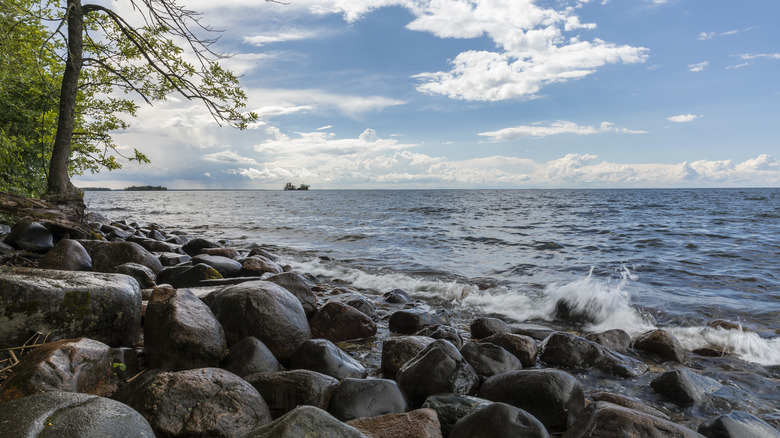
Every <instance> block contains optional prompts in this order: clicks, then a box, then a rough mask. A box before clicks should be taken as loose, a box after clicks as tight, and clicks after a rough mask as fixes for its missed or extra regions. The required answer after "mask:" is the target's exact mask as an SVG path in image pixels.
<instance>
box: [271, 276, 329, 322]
mask: <svg viewBox="0 0 780 438" xmlns="http://www.w3.org/2000/svg"><path fill="white" fill-rule="evenodd" d="M266 281H270V282H271V283H276V284H278V285H279V286H281V287H283V288H285V289H287V291H288V292H290V293H291V294H293V295H295V298H298V301H300V302H301V305H302V306H303V311H304V312H305V313H306V317H307V318H311V317H312V315H314V312H316V311H317V298H316V297H315V296H314V293H313V292H312V290H311V287H312V286H311V284H310V283H309V282H308V281H307V280H306V278H305V277H304V276H303V275H301V274H299V273H297V272H285V273H283V274H276V275H272V276H270V277H268V278H267V279H266Z"/></svg>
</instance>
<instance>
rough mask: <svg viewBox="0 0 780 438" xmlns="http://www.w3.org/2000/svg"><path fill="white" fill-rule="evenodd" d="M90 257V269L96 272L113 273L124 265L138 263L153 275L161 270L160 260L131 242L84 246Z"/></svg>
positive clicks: (98, 243)
mask: <svg viewBox="0 0 780 438" xmlns="http://www.w3.org/2000/svg"><path fill="white" fill-rule="evenodd" d="M85 248H86V249H87V251H88V252H89V255H90V257H92V269H93V270H94V271H96V272H114V270H115V269H116V267H117V266H119V265H124V264H125V263H138V264H139V265H144V266H146V267H147V268H149V269H151V270H152V272H154V273H155V274H156V273H158V272H160V270H162V264H161V263H160V260H158V259H157V257H155V256H154V255H152V254H151V253H150V252H149V251H147V250H145V249H144V248H143V247H142V246H141V245H139V244H137V243H133V242H95V243H91V244H90V245H88V246H85Z"/></svg>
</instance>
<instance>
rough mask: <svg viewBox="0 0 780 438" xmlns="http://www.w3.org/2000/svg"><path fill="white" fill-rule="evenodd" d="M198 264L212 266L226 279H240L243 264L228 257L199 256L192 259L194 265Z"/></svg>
mask: <svg viewBox="0 0 780 438" xmlns="http://www.w3.org/2000/svg"><path fill="white" fill-rule="evenodd" d="M198 263H203V264H206V265H209V266H211V267H212V268H214V269H216V270H217V272H219V273H220V275H222V277H224V278H231V277H238V276H239V275H240V273H241V263H239V262H237V261H235V260H233V259H229V258H227V257H222V256H217V255H207V254H198V255H196V256H194V257H193V258H192V264H198Z"/></svg>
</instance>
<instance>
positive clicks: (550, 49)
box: [75, 0, 780, 189]
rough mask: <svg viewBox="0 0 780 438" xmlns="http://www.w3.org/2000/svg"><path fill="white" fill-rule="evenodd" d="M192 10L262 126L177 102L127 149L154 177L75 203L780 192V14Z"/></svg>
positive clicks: (293, 6)
mask: <svg viewBox="0 0 780 438" xmlns="http://www.w3.org/2000/svg"><path fill="white" fill-rule="evenodd" d="M182 3H184V4H185V5H186V6H187V7H188V8H190V9H193V10H198V11H201V12H203V14H204V17H203V20H204V21H206V22H208V23H212V24H214V27H217V28H224V29H225V31H224V33H223V38H222V40H221V42H220V43H221V44H222V46H223V47H222V48H223V49H224V50H226V51H229V52H232V53H234V54H235V55H234V56H233V57H232V58H230V59H228V60H226V62H225V64H226V66H227V67H229V68H231V69H233V70H234V71H236V72H238V73H240V74H242V75H243V77H242V83H243V85H244V87H245V88H246V90H247V94H248V96H249V102H248V103H249V109H251V110H253V111H255V112H257V113H258V114H259V115H260V120H259V121H258V122H257V123H255V124H253V125H252V126H251V127H250V129H248V130H245V131H234V130H230V129H227V128H219V127H218V126H217V124H216V123H215V122H213V121H212V120H210V118H209V115H208V113H207V112H206V110H205V109H204V108H201V107H199V106H198V105H197V103H194V102H189V101H183V100H182V99H180V98H177V97H176V96H171V97H170V98H169V99H168V100H167V101H165V102H159V103H156V104H155V106H154V107H148V106H147V107H142V109H141V110H140V111H139V112H138V118H137V119H136V120H133V121H132V127H131V128H130V129H129V130H128V131H125V132H121V133H117V134H116V139H117V141H118V143H119V144H121V145H123V147H126V148H128V149H131V148H133V147H136V148H138V149H140V150H143V151H144V152H145V153H146V154H147V155H148V156H149V157H150V158H151V159H152V164H151V165H137V164H134V163H133V164H127V165H126V166H125V168H124V169H122V170H120V171H115V172H101V173H99V174H95V175H84V176H81V177H78V178H75V181H76V183H77V185H80V186H109V187H112V188H121V187H125V186H127V185H132V184H153V185H165V186H167V187H169V188H198V189H200V188H215V189H216V188H258V189H280V188H281V187H283V185H284V183H286V182H288V181H291V182H293V183H295V184H299V183H306V184H309V185H311V186H312V188H314V189H319V188H435V187H458V188H471V187H474V188H483V187H496V188H513V187H517V188H525V187H572V188H576V187H711V186H712V187H715V186H780V162H779V161H778V158H780V147H779V146H780V124H778V123H777V119H778V116H780V111H779V109H780V85H778V83H777V81H776V77H777V76H778V73H780V45H778V43H777V41H780V31H779V30H778V28H777V26H775V25H774V24H773V23H772V20H771V19H770V17H772V16H777V13H779V12H780V4H777V5H775V4H774V3H770V4H767V3H766V2H761V1H758V0H747V1H746V2H745V3H740V4H739V5H731V4H728V5H727V4H722V5H721V4H719V5H711V4H709V3H701V2H694V1H681V0H642V1H637V2H609V1H594V0H559V1H555V2H549V1H536V0H432V1H431V0H360V1H356V0H297V1H293V2H291V3H290V4H288V5H280V4H273V3H266V2H257V1H255V0H228V1H226V2H220V3H219V4H215V3H213V2H205V1H203V0H189V1H183V2H182ZM628 3H630V4H628ZM724 3H729V2H724ZM116 7H119V8H121V7H123V6H121V5H119V6H116ZM704 9H707V10H706V11H705V10H704ZM120 12H124V13H126V12H128V11H120ZM705 12H706V13H705Z"/></svg>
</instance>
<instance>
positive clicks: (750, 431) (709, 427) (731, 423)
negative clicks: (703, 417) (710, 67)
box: [698, 411, 780, 438]
mask: <svg viewBox="0 0 780 438" xmlns="http://www.w3.org/2000/svg"><path fill="white" fill-rule="evenodd" d="M698 431H699V433H700V434H702V435H704V436H706V437H707V438H742V437H755V438H780V431H778V430H777V429H775V428H774V427H772V426H771V425H769V424H768V423H766V422H764V421H762V420H761V419H760V418H757V417H755V416H753V415H750V414H748V413H747V412H741V411H733V412H730V413H728V414H726V415H721V416H719V417H717V418H713V419H711V420H707V421H705V422H704V423H702V424H700V425H699V429H698Z"/></svg>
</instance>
